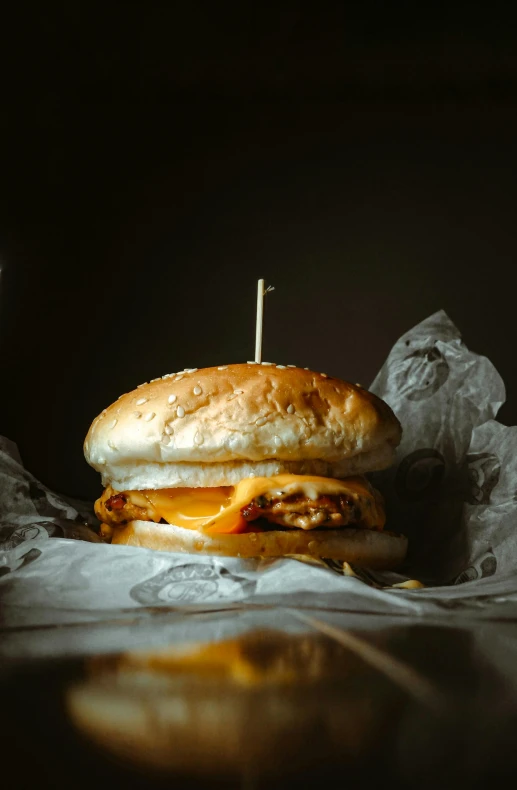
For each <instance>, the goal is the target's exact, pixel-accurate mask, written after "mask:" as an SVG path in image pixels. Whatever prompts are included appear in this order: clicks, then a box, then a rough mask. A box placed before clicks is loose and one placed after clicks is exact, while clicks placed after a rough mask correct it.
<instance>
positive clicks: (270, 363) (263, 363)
mask: <svg viewBox="0 0 517 790" xmlns="http://www.w3.org/2000/svg"><path fill="white" fill-rule="evenodd" d="M260 364H261V365H274V364H275V363H274V362H261V363H260Z"/></svg>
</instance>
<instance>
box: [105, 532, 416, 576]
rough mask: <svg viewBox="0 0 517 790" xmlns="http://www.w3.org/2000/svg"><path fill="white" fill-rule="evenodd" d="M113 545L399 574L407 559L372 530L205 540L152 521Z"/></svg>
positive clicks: (400, 546) (400, 544) (397, 544)
mask: <svg viewBox="0 0 517 790" xmlns="http://www.w3.org/2000/svg"><path fill="white" fill-rule="evenodd" d="M112 543H117V544H119V545H120V544H122V545H124V546H140V547H142V548H147V549H156V550H158V551H173V552H186V553H189V554H218V555H222V556H226V557H285V556H286V555H289V554H305V555H307V556H309V557H316V558H318V559H334V560H343V562H349V563H351V564H352V565H360V566H364V567H368V568H373V569H377V570H396V569H397V568H399V567H400V565H401V564H402V562H403V561H404V559H405V556H406V552H407V538H406V537H404V535H394V534H393V533H389V532H377V531H374V530H369V529H352V528H350V527H347V528H345V529H325V530H323V529H322V530H310V531H304V530H302V529H292V530H268V531H267V532H244V533H239V534H223V533H219V534H213V535H205V534H204V533H203V532H198V531H197V530H194V529H185V528H183V527H176V526H173V525H172V524H155V523H154V522H152V521H131V522H130V523H129V524H127V525H126V526H125V527H123V528H122V529H115V530H114V532H113V539H112Z"/></svg>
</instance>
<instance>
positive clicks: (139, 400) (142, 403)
mask: <svg viewBox="0 0 517 790" xmlns="http://www.w3.org/2000/svg"><path fill="white" fill-rule="evenodd" d="M144 403H147V398H138V400H137V402H136V405H137V406H143V405H144Z"/></svg>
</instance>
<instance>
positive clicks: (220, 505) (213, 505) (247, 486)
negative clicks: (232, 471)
mask: <svg viewBox="0 0 517 790" xmlns="http://www.w3.org/2000/svg"><path fill="white" fill-rule="evenodd" d="M142 494H143V495H144V496H145V497H146V498H147V500H148V501H149V502H150V503H151V505H152V506H153V507H154V509H155V510H156V511H157V513H158V514H159V515H160V516H161V518H163V519H164V520H165V521H167V522H168V523H169V524H174V525H175V526H178V527H186V528H187V529H197V530H201V531H203V532H209V533H210V532H243V531H244V530H245V529H246V528H247V522H246V521H245V520H244V519H243V518H242V516H241V512H240V511H241V508H243V507H244V506H245V505H248V504H249V503H250V502H251V501H252V500H253V499H254V498H255V497H258V496H263V495H266V494H267V495H270V496H272V497H280V496H290V495H292V494H303V495H304V496H306V497H308V498H309V499H317V498H318V497H320V496H323V495H330V496H336V495H339V494H344V495H348V496H351V497H352V498H354V499H355V500H361V499H362V500H364V499H367V500H369V503H370V507H367V508H363V509H362V522H363V523H364V525H365V526H367V527H370V526H372V527H375V526H377V527H379V526H382V525H383V523H384V517H383V512H382V508H380V507H378V504H377V501H376V498H375V496H374V494H373V493H372V490H371V489H370V487H369V486H368V483H367V481H366V480H365V479H364V478H361V477H349V478H346V479H345V480H334V479H333V478H329V477H316V476H313V475H287V474H286V475H276V476H275V477H250V478H247V479H245V480H241V482H240V483H238V484H237V485H236V486H235V487H233V488H232V487H221V488H167V489H161V490H158V491H151V490H146V491H143V492H142Z"/></svg>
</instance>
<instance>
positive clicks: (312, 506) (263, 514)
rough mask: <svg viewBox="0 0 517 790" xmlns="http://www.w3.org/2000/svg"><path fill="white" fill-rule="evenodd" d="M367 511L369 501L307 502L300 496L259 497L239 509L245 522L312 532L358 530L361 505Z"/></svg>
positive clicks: (337, 498)
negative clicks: (261, 520)
mask: <svg viewBox="0 0 517 790" xmlns="http://www.w3.org/2000/svg"><path fill="white" fill-rule="evenodd" d="M365 503H366V506H367V507H370V500H364V503H363V502H361V501H358V502H356V501H354V499H353V498H352V497H350V496H345V495H343V494H339V495H336V496H329V495H322V496H320V497H318V498H317V499H309V497H306V496H304V495H303V494H291V495H289V496H286V497H268V496H259V497H256V498H255V499H253V500H252V501H251V502H250V504H249V505H246V507H243V508H242V509H241V514H242V516H243V518H245V519H246V521H254V520H255V519H257V518H265V519H267V521H270V522H271V523H273V524H279V525H280V526H282V527H291V528H295V529H316V528H317V527H330V528H334V529H335V528H336V527H346V526H349V525H350V524H354V526H361V522H362V520H363V511H362V507H361V506H362V505H363V507H364V504H365Z"/></svg>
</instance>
